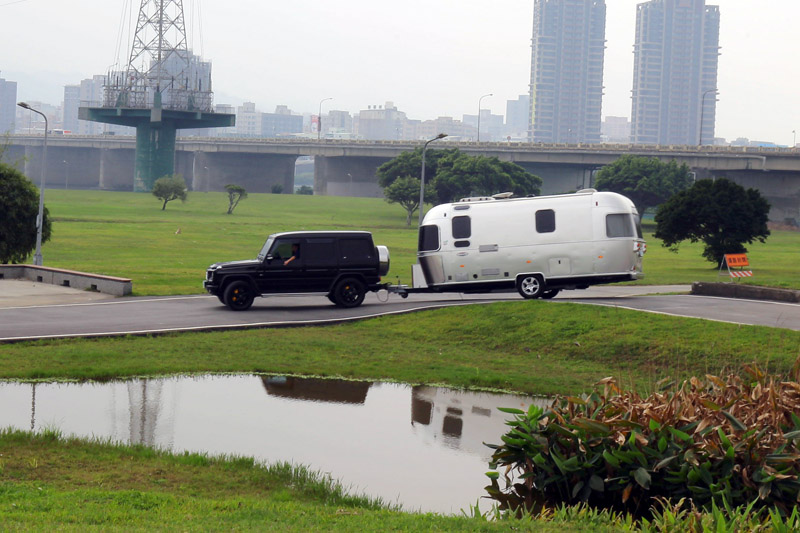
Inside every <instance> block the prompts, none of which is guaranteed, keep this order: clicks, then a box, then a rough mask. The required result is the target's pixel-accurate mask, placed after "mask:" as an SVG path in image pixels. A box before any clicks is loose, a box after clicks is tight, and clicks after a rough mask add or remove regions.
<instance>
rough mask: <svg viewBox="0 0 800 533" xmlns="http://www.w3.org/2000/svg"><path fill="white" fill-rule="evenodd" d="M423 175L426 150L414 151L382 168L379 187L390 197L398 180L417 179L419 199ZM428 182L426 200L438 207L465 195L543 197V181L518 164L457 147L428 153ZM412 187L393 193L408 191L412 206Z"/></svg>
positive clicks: (408, 200) (426, 173) (426, 176)
mask: <svg viewBox="0 0 800 533" xmlns="http://www.w3.org/2000/svg"><path fill="white" fill-rule="evenodd" d="M421 173H422V149H421V148H417V149H416V150H414V151H413V152H403V153H401V154H400V155H399V156H397V157H395V158H394V159H392V160H391V161H388V162H386V163H384V164H383V165H381V166H380V167H378V171H377V175H378V184H379V185H380V186H381V187H383V189H384V195H386V196H387V198H388V195H387V193H386V189H387V187H389V186H391V185H392V184H393V183H394V182H395V181H396V180H399V179H405V178H409V177H414V178H415V179H416V180H417V194H416V195H415V196H414V198H418V197H419V179H418V178H416V176H420V174H421ZM425 182H426V183H425V198H426V200H429V201H431V202H432V203H434V204H442V203H447V202H452V201H455V200H458V199H459V198H463V197H465V196H474V195H484V196H486V195H492V194H497V193H500V192H506V191H511V192H513V193H514V194H515V195H517V196H526V195H529V194H539V188H540V187H541V184H542V180H541V178H539V177H538V176H534V175H533V174H531V173H529V172H527V171H526V170H525V169H524V168H522V167H521V166H519V165H517V164H516V163H511V162H506V161H500V160H499V159H498V158H496V157H485V156H470V155H467V154H464V153H462V152H460V151H459V150H458V149H457V148H451V149H448V150H428V151H427V152H426V154H425ZM408 185H409V183H406V184H405V186H403V187H400V186H398V189H397V190H396V191H393V194H394V193H399V191H401V190H403V191H405V194H406V195H407V201H406V204H407V205H408V206H410V205H411V202H413V201H415V200H414V198H412V194H411V193H410V190H409V188H408ZM416 201H417V202H418V201H419V200H418V199H417V200H416ZM397 203H399V202H397ZM417 207H419V206H417ZM408 209H409V207H406V210H408Z"/></svg>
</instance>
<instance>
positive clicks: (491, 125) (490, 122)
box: [461, 109, 505, 142]
mask: <svg viewBox="0 0 800 533" xmlns="http://www.w3.org/2000/svg"><path fill="white" fill-rule="evenodd" d="M461 121H462V122H463V123H464V124H465V125H467V126H472V127H473V128H475V132H476V136H475V139H473V140H477V131H478V115H462V116H461ZM480 125H481V135H480V137H481V141H484V142H485V141H498V140H501V139H502V137H503V135H504V133H505V117H503V115H493V114H492V111H491V110H490V109H481V124H480Z"/></svg>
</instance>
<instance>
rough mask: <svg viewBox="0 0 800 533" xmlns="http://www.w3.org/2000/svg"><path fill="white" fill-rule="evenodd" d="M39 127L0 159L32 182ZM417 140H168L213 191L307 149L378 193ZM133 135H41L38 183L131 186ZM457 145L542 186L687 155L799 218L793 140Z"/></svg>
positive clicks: (252, 182)
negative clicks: (625, 164)
mask: <svg viewBox="0 0 800 533" xmlns="http://www.w3.org/2000/svg"><path fill="white" fill-rule="evenodd" d="M42 142H43V136H42V135H13V136H11V137H9V145H8V146H7V148H6V151H5V157H4V160H5V161H6V162H12V163H14V162H16V163H17V164H18V166H20V168H23V169H24V172H25V173H26V175H28V176H29V177H30V178H31V179H33V180H34V181H35V182H38V180H39V175H40V172H41V170H40V169H41V167H40V166H39V165H40V164H41V147H42ZM422 143H423V141H360V140H331V139H323V140H320V141H318V140H316V139H249V138H206V137H189V138H187V137H183V138H179V139H178V141H177V143H176V156H175V157H176V165H175V169H176V170H175V171H176V172H177V173H180V174H182V175H183V176H184V178H186V181H187V183H188V184H189V186H190V188H191V189H192V190H196V191H221V190H223V188H224V186H225V185H226V184H228V183H237V184H239V185H242V186H244V187H245V188H246V189H247V190H248V191H251V192H269V191H270V190H271V189H272V186H273V185H276V184H280V185H281V186H282V187H283V190H284V191H285V192H291V191H293V189H294V172H295V161H296V160H297V158H298V157H299V156H311V157H313V158H314V161H315V165H314V192H315V194H323V195H325V194H327V195H337V196H371V197H380V196H381V190H380V188H379V187H378V185H377V183H376V177H375V170H376V169H377V168H378V167H379V166H380V165H381V164H383V163H384V162H386V161H388V160H390V159H391V158H393V157H396V156H397V155H398V154H400V153H402V152H404V151H408V150H413V149H414V148H416V147H421V146H422ZM135 144H136V141H135V138H134V137H127V136H112V135H103V136H79V135H50V136H48V154H47V167H46V170H47V177H46V181H47V186H48V187H64V186H67V185H68V186H69V187H70V188H73V187H74V188H78V187H81V188H100V189H107V190H133V167H134V164H133V163H134V151H135ZM443 148H458V149H459V150H461V151H463V152H465V153H469V154H475V155H477V154H480V155H485V156H496V157H498V158H499V159H501V160H504V161H513V162H515V163H518V164H519V165H521V166H523V167H524V168H526V169H527V170H529V171H530V172H532V173H534V174H536V175H538V176H540V177H541V178H542V179H543V182H544V183H543V187H542V193H543V194H554V193H560V192H566V191H571V190H576V189H580V188H585V187H590V186H592V184H593V176H594V173H595V172H596V171H597V170H598V169H599V168H601V167H602V166H603V165H606V164H609V163H611V162H613V161H614V160H616V159H617V158H618V157H619V156H621V155H623V154H637V155H642V156H650V157H657V158H659V159H661V160H663V161H670V160H673V159H674V160H675V161H677V162H678V163H686V164H687V165H688V166H689V167H690V168H691V169H692V170H693V171H694V172H695V173H696V175H697V177H698V179H700V178H706V177H725V178H728V179H731V180H733V181H735V182H737V183H739V184H741V185H743V186H745V187H753V188H756V189H758V190H759V191H761V193H762V194H763V195H764V196H765V197H766V198H767V199H769V201H770V202H771V204H772V206H773V210H772V213H771V215H770V217H771V219H773V220H780V221H782V220H784V219H786V218H792V219H795V220H798V221H800V150H798V149H791V148H760V147H759V148H754V147H727V146H725V147H718V146H650V145H633V144H537V143H514V142H510V143H506V142H481V143H476V142H447V141H446V140H442V141H437V142H436V144H435V145H429V147H428V149H429V150H431V149H443Z"/></svg>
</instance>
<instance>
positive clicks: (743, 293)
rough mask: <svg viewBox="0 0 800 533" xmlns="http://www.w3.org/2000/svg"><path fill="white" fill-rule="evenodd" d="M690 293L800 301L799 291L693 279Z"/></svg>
mask: <svg viewBox="0 0 800 533" xmlns="http://www.w3.org/2000/svg"><path fill="white" fill-rule="evenodd" d="M692 294H696V295H700V296H720V297H723V298H740V299H745V300H769V301H773V302H787V303H800V291H796V290H792V289H777V288H774V287H757V286H755V285H740V284H738V283H709V282H704V281H695V282H694V283H692Z"/></svg>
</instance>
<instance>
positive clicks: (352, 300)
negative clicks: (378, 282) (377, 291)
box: [329, 278, 366, 307]
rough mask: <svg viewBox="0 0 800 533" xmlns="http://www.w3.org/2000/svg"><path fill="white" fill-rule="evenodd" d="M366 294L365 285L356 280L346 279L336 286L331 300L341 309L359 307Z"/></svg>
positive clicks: (330, 296)
mask: <svg viewBox="0 0 800 533" xmlns="http://www.w3.org/2000/svg"><path fill="white" fill-rule="evenodd" d="M365 294H366V290H365V289H364V284H363V283H361V282H360V281H358V280H357V279H355V278H344V279H343V280H341V281H339V282H338V283H337V284H336V286H335V287H334V288H333V292H332V293H331V294H330V295H329V298H330V299H332V300H333V302H334V303H335V304H336V305H338V306H339V307H358V306H359V305H361V302H363V301H364V295H365Z"/></svg>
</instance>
